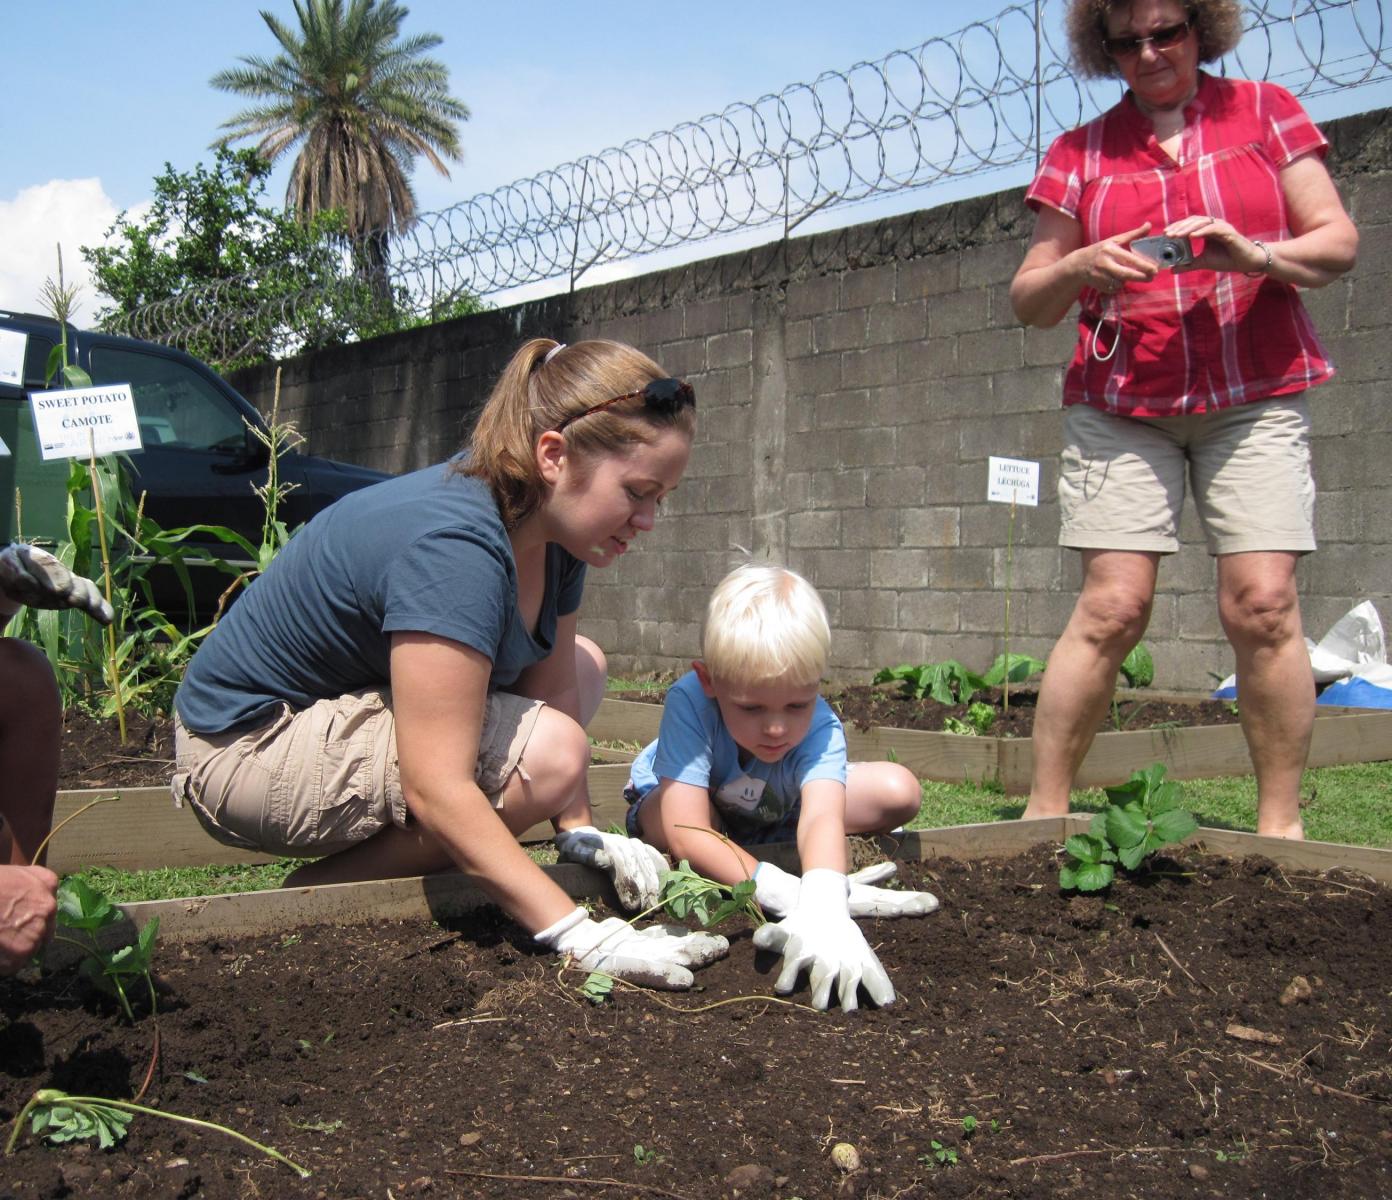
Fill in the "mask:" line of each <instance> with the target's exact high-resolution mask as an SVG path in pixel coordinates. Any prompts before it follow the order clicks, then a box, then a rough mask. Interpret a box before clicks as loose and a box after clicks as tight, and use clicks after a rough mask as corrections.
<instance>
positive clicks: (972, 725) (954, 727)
mask: <svg viewBox="0 0 1392 1200" xmlns="http://www.w3.org/2000/svg"><path fill="white" fill-rule="evenodd" d="M995 723H996V710H995V709H994V708H992V707H991V705H989V704H985V703H983V702H982V701H980V700H978V701H976V703H974V704H969V705H967V715H966V718H965V719H964V720H962V719H958V718H957V717H945V718H943V732H944V733H957V734H962V735H963V736H965V737H984V736H985V735H986V734H987V733H989V732H990V730H991V726H992V725H994V724H995Z"/></svg>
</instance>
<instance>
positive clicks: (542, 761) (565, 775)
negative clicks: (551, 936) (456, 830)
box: [285, 708, 589, 887]
mask: <svg viewBox="0 0 1392 1200" xmlns="http://www.w3.org/2000/svg"><path fill="white" fill-rule="evenodd" d="M521 765H522V768H523V770H521V771H514V772H513V774H512V777H511V778H510V779H509V780H508V781H507V784H506V786H505V787H504V788H503V793H502V801H503V805H502V809H501V810H500V811H499V812H498V817H499V818H500V819H501V820H502V822H503V824H504V825H505V826H506V827H507V830H508V832H509V833H511V834H512V835H513V836H514V837H516V836H517V835H518V834H520V833H522V832H523V831H525V830H527V829H530V828H531V827H532V826H533V825H535V824H537V823H538V822H540V821H546V820H549V819H550V818H551V817H554V816H555V815H556V813H557V812H559V811H560V810H561V809H562V808H564V807H565V806H566V805H567V804H568V803H569V802H570V801H571V799H572V797H573V796H574V795H575V790H576V788H577V787H579V786H580V785H581V782H582V781H583V779H584V776H585V771H586V769H587V767H588V765H589V743H588V741H587V740H586V738H585V731H584V730H583V729H581V728H580V727H579V726H578V725H576V723H575V722H574V721H572V720H571V719H570V718H569V717H567V716H565V715H564V714H563V713H560V712H557V711H556V710H555V709H554V708H544V709H542V711H541V713H540V715H539V716H538V717H537V723H536V728H535V729H534V730H533V731H532V736H531V737H530V738H529V739H528V741H527V749H526V751H525V752H524V753H523V755H522V763H521ZM453 866H454V861H453V859H451V858H450V856H449V855H448V854H447V853H446V852H445V849H444V847H443V846H441V845H440V843H439V842H438V841H436V840H435V839H434V838H433V837H431V836H430V834H428V833H426V832H425V831H424V830H423V829H421V828H420V827H419V826H418V825H411V826H409V827H407V828H405V829H403V828H401V827H400V826H397V825H392V826H389V827H388V828H386V829H383V830H382V831H381V832H379V833H376V834H374V835H373V836H372V837H370V838H368V839H367V840H366V841H365V842H360V843H358V844H357V845H356V846H350V847H349V848H348V849H347V850H342V851H340V852H339V853H337V854H332V855H330V856H329V857H328V858H321V859H319V861H317V862H312V863H306V864H305V865H304V866H302V867H297V868H296V869H295V870H294V871H292V872H291V873H290V875H289V876H287V878H286V880H285V886H286V887H307V886H309V885H311V884H314V885H318V884H325V883H354V882H357V881H359V880H363V879H398V878H401V877H404V876H411V875H428V874H430V873H431V872H433V871H445V870H448V869H450V868H451V867H453Z"/></svg>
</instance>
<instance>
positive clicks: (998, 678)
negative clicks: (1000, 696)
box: [981, 654, 1046, 687]
mask: <svg viewBox="0 0 1392 1200" xmlns="http://www.w3.org/2000/svg"><path fill="white" fill-rule="evenodd" d="M1045 665H1046V664H1045V663H1044V662H1042V661H1041V660H1040V659H1037V658H1035V657H1034V656H1033V655H1030V654H999V655H997V656H996V661H995V662H993V663H992V664H991V665H990V666H989V667H987V668H986V674H984V675H983V676H982V677H981V678H982V679H984V680H985V681H986V686H987V687H1001V686H1002V685H1004V684H1006V683H1024V682H1025V680H1027V679H1033V678H1034V677H1035V676H1036V675H1041V674H1043V672H1044V667H1045Z"/></svg>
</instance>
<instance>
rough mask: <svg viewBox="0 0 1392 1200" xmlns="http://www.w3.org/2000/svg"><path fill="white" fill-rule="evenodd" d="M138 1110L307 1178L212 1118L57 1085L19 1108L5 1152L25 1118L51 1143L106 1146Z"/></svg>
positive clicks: (11, 1149) (116, 1138) (116, 1139)
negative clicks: (217, 1136) (207, 1132)
mask: <svg viewBox="0 0 1392 1200" xmlns="http://www.w3.org/2000/svg"><path fill="white" fill-rule="evenodd" d="M139 1113H144V1114H146V1115H148V1116H152V1117H164V1118H165V1120H168V1121H177V1122H179V1123H180V1124H182V1125H194V1126H197V1127H198V1128H200V1129H213V1130H216V1131H217V1132H218V1133H225V1134H227V1136H228V1137H232V1138H236V1139H237V1141H239V1142H243V1143H245V1144H246V1145H248V1146H250V1147H252V1148H253V1149H255V1150H259V1151H260V1152H261V1153H262V1154H264V1155H266V1156H267V1157H269V1158H273V1159H275V1160H276V1161H277V1162H281V1163H284V1164H285V1165H286V1166H287V1167H289V1168H290V1169H291V1170H292V1171H294V1172H295V1174H297V1175H298V1176H299V1177H300V1178H301V1179H307V1178H308V1177H309V1174H310V1172H309V1171H308V1170H306V1169H305V1168H304V1167H302V1166H300V1165H298V1164H297V1163H293V1162H291V1161H290V1160H289V1159H288V1158H286V1157H285V1155H283V1154H281V1153H280V1151H279V1150H276V1149H273V1148H272V1147H270V1146H263V1145H262V1144H261V1143H260V1142H256V1141H253V1140H252V1139H251V1138H249V1137H247V1136H246V1134H244V1133H238V1132H237V1131H236V1130H235V1129H229V1128H228V1127H227V1126H226V1125H219V1124H217V1122H215V1121H202V1120H199V1119H198V1118H197V1117H186V1116H184V1115H183V1114H182V1113H172V1112H165V1111H164V1110H163V1109H159V1108H150V1107H149V1106H148V1105H145V1104H136V1103H135V1102H134V1101H132V1100H109V1099H107V1098H105V1097H103V1096H70V1095H68V1093H66V1092H60V1091H59V1090H58V1089H56V1088H40V1089H39V1090H38V1091H37V1092H35V1093H34V1094H33V1095H32V1096H31V1097H30V1098H29V1102H28V1103H27V1104H26V1105H25V1106H24V1107H23V1108H22V1109H20V1110H19V1116H17V1117H16V1118H15V1122H14V1127H13V1128H12V1129H11V1131H10V1140H9V1141H8V1142H6V1143H5V1153H6V1154H7V1155H8V1154H13V1153H14V1151H15V1146H16V1144H17V1143H18V1142H19V1135H20V1133H21V1132H22V1131H23V1128H24V1121H25V1119H26V1118H28V1119H29V1121H30V1126H29V1130H30V1132H31V1133H34V1134H43V1136H44V1137H46V1138H47V1139H48V1140H49V1141H51V1142H72V1141H77V1140H80V1139H84V1138H96V1139H97V1144H98V1146H100V1147H101V1148H102V1149H107V1148H108V1147H110V1146H114V1145H115V1144H116V1143H117V1142H119V1141H120V1140H121V1139H122V1138H124V1137H125V1136H126V1133H127V1131H128V1127H129V1125H130V1123H131V1119H132V1117H134V1116H135V1115H137V1114H139Z"/></svg>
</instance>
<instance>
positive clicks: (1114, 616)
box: [1024, 550, 1160, 817]
mask: <svg viewBox="0 0 1392 1200" xmlns="http://www.w3.org/2000/svg"><path fill="white" fill-rule="evenodd" d="M1159 561H1160V556H1159V555H1158V554H1151V553H1141V552H1138V551H1132V550H1084V551H1083V589H1082V592H1081V593H1080V594H1079V596H1078V603H1077V604H1076V605H1075V606H1074V608H1073V615H1072V616H1071V617H1070V618H1069V621H1068V627H1067V628H1066V629H1065V630H1064V631H1063V636H1062V637H1060V638H1059V640H1058V642H1057V643H1055V645H1054V649H1053V652H1052V653H1051V654H1050V655H1049V667H1048V669H1047V670H1046V671H1045V672H1044V681H1043V683H1042V684H1041V685H1040V689H1039V707H1038V708H1037V709H1036V710H1035V715H1034V739H1033V740H1034V778H1033V779H1032V780H1031V781H1030V799H1029V804H1028V805H1027V806H1026V807H1025V812H1024V815H1025V816H1026V817H1059V816H1063V815H1065V814H1066V813H1067V812H1068V803H1069V794H1070V792H1071V791H1072V789H1073V779H1074V777H1075V776H1076V775H1077V773H1078V768H1079V767H1080V766H1082V762H1083V759H1084V758H1086V757H1087V752H1088V749H1089V747H1090V746H1091V745H1092V739H1093V737H1094V736H1095V734H1096V732H1097V727H1098V725H1099V724H1100V723H1101V721H1102V718H1103V716H1105V714H1106V711H1107V704H1108V701H1109V700H1110V699H1111V696H1112V691H1113V689H1114V688H1115V686H1116V676H1117V671H1118V669H1119V668H1120V667H1121V660H1122V659H1124V658H1125V657H1126V656H1127V655H1128V654H1129V653H1130V652H1131V650H1132V648H1133V647H1134V646H1135V645H1136V643H1137V642H1139V641H1140V640H1141V635H1142V634H1143V633H1145V630H1146V625H1147V624H1148V623H1149V622H1150V608H1151V602H1152V601H1153V600H1154V598H1155V578H1156V573H1157V568H1158V566H1159Z"/></svg>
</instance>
